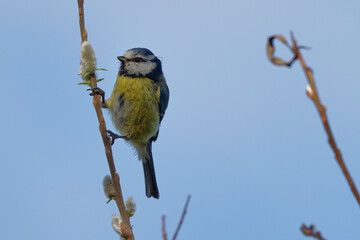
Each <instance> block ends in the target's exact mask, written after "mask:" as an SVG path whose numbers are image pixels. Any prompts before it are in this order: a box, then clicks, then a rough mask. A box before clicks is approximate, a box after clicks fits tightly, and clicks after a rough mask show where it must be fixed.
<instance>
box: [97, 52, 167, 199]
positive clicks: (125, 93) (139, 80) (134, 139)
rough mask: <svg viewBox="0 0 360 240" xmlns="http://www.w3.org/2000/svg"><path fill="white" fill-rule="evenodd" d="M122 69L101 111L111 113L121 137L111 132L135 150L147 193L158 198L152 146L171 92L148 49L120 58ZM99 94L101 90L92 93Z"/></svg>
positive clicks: (159, 64) (156, 59)
mask: <svg viewBox="0 0 360 240" xmlns="http://www.w3.org/2000/svg"><path fill="white" fill-rule="evenodd" d="M117 59H118V60H119V61H120V63H121V64H120V69H119V72H118V75H117V79H116V82H115V85H114V88H113V91H112V94H111V96H110V98H109V99H107V100H106V101H105V100H104V99H105V93H104V92H101V91H102V90H101V89H100V90H101V91H100V92H101V93H100V94H101V95H102V97H103V98H102V107H103V108H107V109H109V112H110V115H111V119H112V122H113V125H114V127H115V128H116V129H117V130H118V131H119V132H120V133H121V135H117V134H115V133H113V132H111V131H108V134H109V136H111V137H112V144H113V142H114V139H117V138H123V139H125V140H126V141H128V142H129V143H130V144H131V145H132V146H133V147H134V148H135V150H136V152H137V154H138V157H139V160H141V161H142V164H143V169H144V178H145V191H146V196H147V197H148V198H150V197H153V198H156V199H158V198H159V190H158V186H157V182H156V176H155V167H154V160H153V155H152V143H153V142H155V141H156V140H157V138H158V135H159V127H160V123H161V121H162V120H163V117H164V115H165V111H166V109H167V106H168V102H169V88H168V85H167V83H166V80H165V77H164V74H163V71H162V64H161V61H160V60H159V58H158V57H156V56H155V55H154V54H153V53H152V52H151V51H150V50H149V49H147V48H132V49H129V50H127V51H126V52H125V53H124V55H123V56H118V57H117ZM92 90H93V92H96V93H98V94H99V91H96V90H99V89H96V90H94V89H92Z"/></svg>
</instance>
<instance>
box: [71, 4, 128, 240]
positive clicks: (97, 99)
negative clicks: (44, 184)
mask: <svg viewBox="0 0 360 240" xmlns="http://www.w3.org/2000/svg"><path fill="white" fill-rule="evenodd" d="M77 2H78V6H79V25H80V34H81V41H82V42H83V41H87V32H86V29H85V20H84V7H83V5H84V0H77ZM89 76H90V79H91V88H95V87H97V83H96V75H95V73H91V74H90V75H89ZM100 98H101V96H100V95H94V97H93V105H94V108H95V111H96V115H97V118H98V121H99V131H100V134H101V137H102V140H103V143H104V147H105V154H106V157H107V161H108V164H109V169H110V173H111V178H112V180H113V183H114V186H115V190H116V197H114V199H115V201H116V205H117V207H118V209H119V212H120V215H121V218H122V219H123V221H124V223H125V226H126V229H127V230H128V231H127V233H128V232H130V233H131V234H129V233H128V236H129V237H128V239H134V236H133V233H132V230H131V224H130V221H129V218H128V215H127V213H126V210H125V205H124V200H123V196H122V192H121V186H120V177H119V175H118V174H117V172H116V168H115V164H114V159H113V155H112V149H111V142H110V138H109V137H108V136H107V132H106V124H105V120H104V116H103V114H102V109H101V103H100Z"/></svg>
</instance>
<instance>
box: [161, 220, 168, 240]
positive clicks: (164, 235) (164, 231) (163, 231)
mask: <svg viewBox="0 0 360 240" xmlns="http://www.w3.org/2000/svg"><path fill="white" fill-rule="evenodd" d="M161 219H162V236H163V239H164V240H167V234H166V230H165V215H163V216H162V218H161Z"/></svg>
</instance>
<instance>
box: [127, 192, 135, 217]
mask: <svg viewBox="0 0 360 240" xmlns="http://www.w3.org/2000/svg"><path fill="white" fill-rule="evenodd" d="M125 210H126V212H127V214H128V216H129V217H132V216H134V214H135V211H136V203H135V200H134V199H133V198H132V197H129V198H128V199H126V201H125Z"/></svg>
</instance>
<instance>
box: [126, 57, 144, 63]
mask: <svg viewBox="0 0 360 240" xmlns="http://www.w3.org/2000/svg"><path fill="white" fill-rule="evenodd" d="M128 61H129V62H146V60H145V59H143V58H140V57H136V58H131V59H128Z"/></svg>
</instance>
